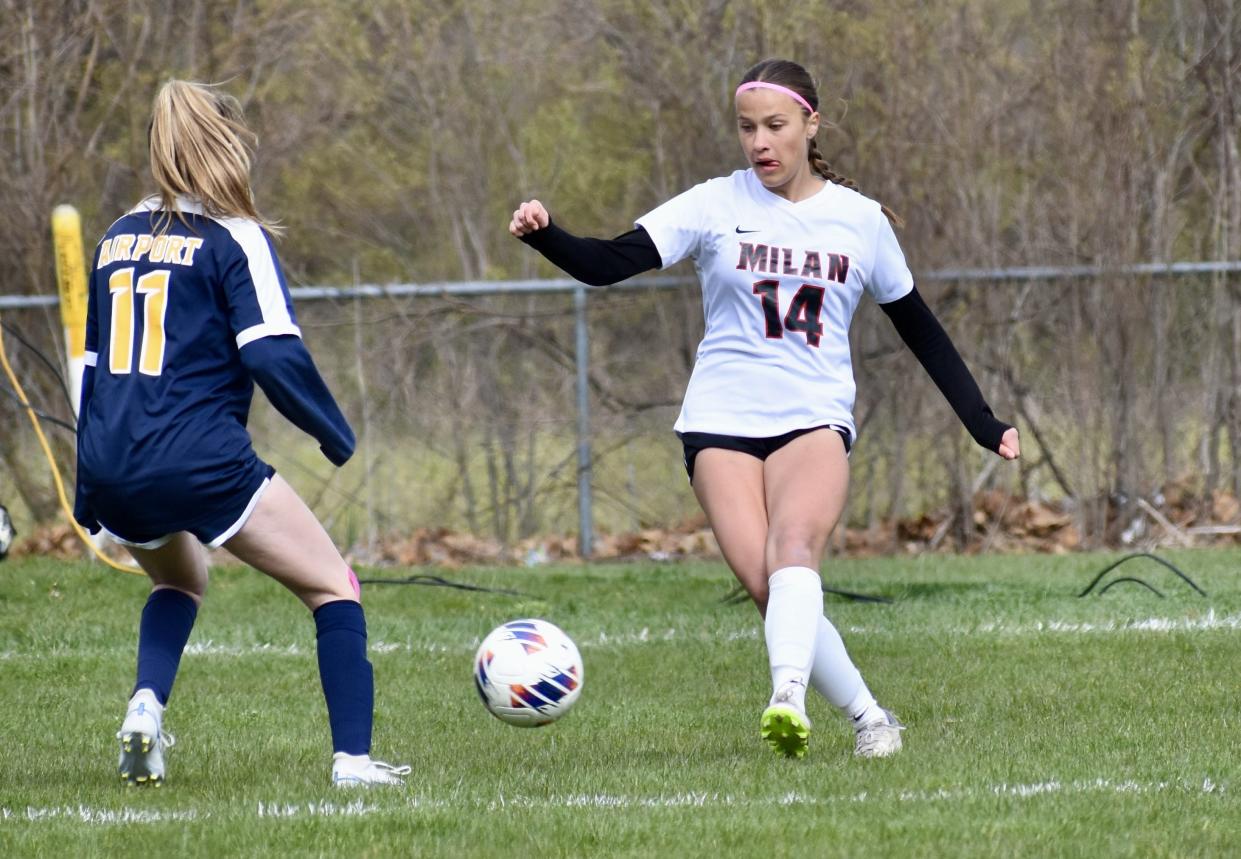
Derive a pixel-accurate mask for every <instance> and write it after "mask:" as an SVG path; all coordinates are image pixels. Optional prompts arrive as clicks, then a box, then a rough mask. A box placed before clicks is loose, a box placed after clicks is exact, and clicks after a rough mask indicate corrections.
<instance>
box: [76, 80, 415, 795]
mask: <svg viewBox="0 0 1241 859" xmlns="http://www.w3.org/2000/svg"><path fill="white" fill-rule="evenodd" d="M254 142H255V140H254V136H253V135H252V134H251V132H250V131H249V130H248V128H247V127H246V125H245V122H244V119H243V117H242V115H241V111H240V107H239V105H238V104H237V102H236V101H235V100H234V99H232V98H231V97H229V96H227V95H225V94H224V93H222V92H219V91H217V90H215V89H213V88H211V87H208V86H205V85H202V84H196V83H190V82H187V81H177V80H173V81H169V82H168V83H166V84H164V86H163V87H161V88H160V90H159V93H158V94H157V95H156V97H155V103H154V114H153V117H152V119H151V125H150V153H151V173H152V175H153V177H154V179H155V184H156V186H157V188H158V189H159V192H158V193H157V194H155V195H154V196H152V197H149V198H148V199H146V200H143V201H142V202H141V203H140V204H139V205H138V206H137V207H136V208H134V209H133V210H131V211H129V212H128V213H126V214H125V215H123V216H122V217H121V218H120V219H119V220H117V221H116V222H115V223H114V224H113V225H112V226H111V227H110V228H109V229H108V232H107V233H106V234H105V235H104V237H103V239H102V241H100V243H99V246H98V248H97V249H96V252H95V258H94V264H93V266H92V272H91V283H90V294H89V299H88V316H87V333H86V349H87V352H86V363H87V371H86V374H85V378H84V379H83V384H82V402H81V409H80V415H81V417H80V419H79V421H78V483H77V498H76V502H75V510H74V515H75V518H77V520H78V521H79V522H81V523H82V524H83V525H84V526H86V527H88V528H90V529H91V530H92V531H95V532H98V531H99V530H103V531H105V532H106V533H108V534H109V535H111V536H112V537H113V538H115V539H116V540H118V541H119V542H121V543H123V544H125V545H126V546H128V547H129V550H130V552H132V553H133V556H134V558H135V559H136V560H137V561H138V563H139V564H140V565H141V566H142V568H143V569H144V570H145V571H146V573H147V574H148V575H149V576H150V577H151V582H152V590H151V594H150V597H149V599H148V600H147V603H146V607H145V608H144V609H143V611H142V618H141V622H140V625H139V632H138V671H137V681H136V683H135V684H134V691H133V695H132V697H131V698H130V701H129V705H128V708H127V711H126V714H125V719H124V722H123V723H122V725H121V730H120V733H119V734H118V738H119V739H120V744H121V752H120V773H121V778H122V779H123V780H124V781H126V782H129V783H131V784H160V783H161V782H162V781H163V779H164V750H165V749H166V748H167V747H168V746H170V745H171V744H172V738H171V737H170V736H169V735H168V734H166V733H164V732H163V730H162V728H163V714H164V707H165V705H166V704H167V701H168V695H169V693H170V692H171V690H172V684H173V680H174V679H175V677H176V672H177V666H178V664H179V663H180V659H181V653H182V650H183V649H184V647H185V643H186V640H187V639H188V638H189V634H190V630H191V628H192V627H193V624H194V619H195V616H196V615H197V611H198V605H199V603H200V602H201V601H202V598H203V594H204V592H205V590H206V587H207V566H206V559H205V555H204V552H203V550H202V548H201V547H200V546H199V543H205V544H206V545H208V546H210V547H213V548H214V547H217V546H223V547H225V548H226V549H228V550H229V552H231V553H232V554H233V555H235V556H236V557H238V558H240V559H241V560H242V561H245V562H246V563H248V564H250V565H251V566H254V567H256V568H257V569H259V570H261V571H262V572H264V573H266V574H267V575H269V576H271V577H272V578H274V579H275V580H276V581H278V582H280V583H281V584H282V585H284V586H285V587H287V588H288V589H289V590H291V591H292V592H293V593H294V594H296V595H297V596H298V597H299V598H300V599H301V600H302V602H303V603H305V605H306V607H307V608H308V609H310V610H311V611H312V612H313V613H314V620H315V625H316V628H317V638H318V648H317V649H318V660H319V676H320V679H321V681H322V684H323V693H324V697H325V698H326V700H327V709H328V721H329V723H330V726H331V733H332V745H333V749H334V754H333V757H332V782H333V783H334V784H336V785H338V786H353V785H374V784H400V783H401V781H402V780H401V778H400V776H401V775H404V774H405V773H407V772H408V771H409V770H408V767H393V766H391V765H389V764H385V763H383V762H381V761H374V760H372V759H371V758H370V744H371V723H372V716H373V702H374V680H373V675H372V671H371V665H370V663H369V662H368V661H367V658H366V619H365V616H364V615H363V612H362V606H361V604H360V603H359V596H360V591H359V588H358V585H357V580H356V578H354V576H353V573H352V571H351V570H350V569H349V567H348V565H347V564H346V563H345V561H344V560H343V559H342V558H341V556H340V553H339V552H337V550H336V547H335V546H334V545H333V543H332V540H331V538H330V537H329V536H328V534H327V532H326V531H324V529H323V527H322V526H321V525H320V524H319V522H318V520H317V519H316V518H315V516H314V514H313V513H312V512H311V511H310V509H309V508H308V507H307V506H306V505H305V504H304V503H303V502H302V500H301V498H299V497H298V496H297V493H295V492H294V491H293V489H292V488H291V487H290V486H289V484H288V483H286V482H285V481H284V480H283V479H282V478H281V477H280V476H279V475H278V474H276V473H275V470H274V469H273V468H272V467H271V466H269V465H267V464H266V463H264V462H263V461H262V460H260V459H259V458H258V456H256V455H255V452H254V449H253V448H252V447H251V444H250V437H249V434H248V433H247V432H246V418H247V415H248V413H249V410H250V399H251V396H252V393H253V390H254V382H257V383H258V384H259V386H260V387H261V388H262V389H263V390H264V392H265V393H266V394H267V397H268V399H270V400H271V402H272V404H273V405H274V406H276V408H277V409H278V410H279V411H280V412H281V413H282V414H283V415H284V416H285V417H286V418H288V419H289V420H290V421H292V422H293V423H294V424H295V425H296V426H297V427H299V428H300V429H302V430H303V431H305V432H306V433H308V434H309V435H311V436H312V437H313V438H314V439H315V440H316V441H318V442H319V444H320V447H321V450H322V451H323V454H324V456H326V457H327V458H328V459H329V460H330V461H331V462H332V463H333V464H334V465H342V464H344V462H345V461H346V460H348V459H349V457H350V456H351V455H352V454H353V449H354V435H353V431H352V429H350V427H349V424H348V423H347V422H346V420H345V417H344V415H342V414H341V412H340V409H339V408H337V405H336V402H335V400H333V399H332V395H331V393H330V392H329V391H328V389H327V386H326V385H325V384H324V383H323V379H322V378H320V376H319V373H318V371H317V370H316V369H315V365H314V362H313V361H312V360H311V358H310V353H309V352H307V351H306V347H305V346H304V345H303V344H302V340H301V332H300V330H299V329H298V326H297V322H296V320H295V318H294V315H293V307H292V304H291V302H290V298H289V292H288V288H287V286H286V285H285V281H284V275H283V274H282V272H281V270H280V264H279V262H278V261H277V260H276V254H275V250H274V249H273V247H272V243H271V238H270V234H271V233H272V232H274V231H276V230H275V228H274V227H273V225H272V224H270V223H269V222H267V221H265V220H264V219H263V218H262V217H261V216H260V215H259V213H258V212H257V211H256V209H255V206H254V201H253V197H252V194H251V188H250V156H251V152H252V151H253V145H254Z"/></svg>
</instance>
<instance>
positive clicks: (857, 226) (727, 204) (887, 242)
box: [636, 170, 913, 438]
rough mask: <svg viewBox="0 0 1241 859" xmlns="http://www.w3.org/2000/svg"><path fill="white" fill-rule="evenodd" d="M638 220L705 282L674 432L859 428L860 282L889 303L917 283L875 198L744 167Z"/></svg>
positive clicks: (665, 254)
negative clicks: (773, 180)
mask: <svg viewBox="0 0 1241 859" xmlns="http://www.w3.org/2000/svg"><path fill="white" fill-rule="evenodd" d="M636 223H637V224H638V225H639V226H641V227H642V228H643V229H645V230H646V232H647V233H648V234H649V235H650V237H651V239H652V240H653V241H654V242H655V247H656V248H658V249H659V254H660V257H661V258H662V260H663V267H664V268H667V267H668V266H670V265H672V264H673V263H676V262H678V261H680V260H682V259H684V258H686V257H692V258H693V259H694V264H695V267H696V268H697V270H698V277H699V280H701V282H702V304H703V311H704V313H705V315H706V323H707V325H706V334H705V335H704V336H703V338H702V342H701V343H700V344H699V345H698V356H697V359H696V360H695V362H694V372H693V374H692V375H691V376H690V380H689V387H688V388H687V390H686V392H685V400H684V402H683V403H682V405H681V414H680V417H678V418H677V422H676V427H675V428H676V430H677V431H678V432H710V433H719V434H723V435H737V436H746V437H758V438H762V437H769V436H776V435H781V434H783V433H786V432H791V431H792V430H796V429H805V428H808V427H814V426H820V425H823V424H836V425H839V426H843V427H846V428H847V429H848V430H849V433H850V435H851V436H854V437H856V435H857V430H856V427H855V425H854V422H853V400H854V393H855V390H856V386H855V383H854V381H853V364H852V360H851V358H850V353H849V322H850V320H851V319H852V318H853V311H854V310H855V309H856V308H857V305H858V301H859V300H860V299H861V297H862V292H863V291H866V292H867V293H869V294H870V295H871V297H873V298H874V299H875V300H876V301H877V302H879V303H880V304H886V303H888V302H891V301H895V300H896V299H898V298H901V297H902V296H904V295H906V294H908V293H909V291H910V290H911V289H913V275H911V274H910V272H909V268H908V266H906V264H905V256H904V254H903V253H901V248H900V245H899V244H898V243H897V241H896V235H895V234H894V233H893V232H892V227H891V225H890V224H889V223H888V219H887V218H886V217H885V216H884V214H883V212H882V211H881V210H880V207H879V204H878V203H876V202H875V201H874V200H871V199H869V198H867V197H864V196H863V195H861V194H859V193H858V192H856V191H852V190H850V189H848V188H845V187H843V186H841V185H836V184H833V183H831V182H829V183H827V184H826V185H825V186H824V187H823V190H821V191H820V192H819V193H817V194H815V195H814V196H813V197H810V198H808V199H805V200H801V201H799V202H796V203H792V202H789V201H788V200H786V199H784V198H783V197H781V196H779V195H777V194H774V193H772V192H771V191H769V190H767V189H766V188H765V187H764V186H763V184H762V182H760V181H759V179H758V177H756V176H755V175H754V172H753V171H752V170H738V171H736V172H735V173H733V174H732V175H731V176H722V177H720V178H718V179H711V180H709V181H707V182H703V183H702V184H701V185H696V186H694V187H693V188H690V189H689V190H688V191H686V192H685V193H683V194H680V195H679V196H676V197H673V198H672V199H671V200H669V201H668V202H666V203H664V204H663V205H662V206H659V207H658V208H656V209H654V210H653V211H651V212H649V213H647V214H646V215H643V216H642V217H641V218H639V219H638V220H637V222H636Z"/></svg>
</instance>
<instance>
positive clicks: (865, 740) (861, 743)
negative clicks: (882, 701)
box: [853, 710, 905, 757]
mask: <svg viewBox="0 0 1241 859" xmlns="http://www.w3.org/2000/svg"><path fill="white" fill-rule="evenodd" d="M883 715H884V719H883V721H882V722H871V723H870V724H869V725H863V726H862V727H861V728H859V729H858V732H857V743H856V745H855V746H854V747H853V753H854V754H855V755H857V756H859V757H876V756H879V757H882V756H883V755H888V754H891V753H892V752H894V751H896V750H897V749H899V748H900V742H901V731H903V730H905V726H904V725H902V724H901V723H900V722H899V721H897V718H896V717H895V716H894V715H892V713H890V712H889V711H887V710H884V711H883Z"/></svg>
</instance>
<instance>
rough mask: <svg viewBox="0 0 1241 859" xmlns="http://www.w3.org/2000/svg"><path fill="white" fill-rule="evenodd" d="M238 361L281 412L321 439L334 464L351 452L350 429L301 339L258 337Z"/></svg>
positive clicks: (245, 349)
mask: <svg viewBox="0 0 1241 859" xmlns="http://www.w3.org/2000/svg"><path fill="white" fill-rule="evenodd" d="M241 362H242V363H243V364H245V365H246V369H247V370H249V371H250V375H251V376H252V377H253V378H254V381H256V382H258V385H259V387H260V388H262V389H263V393H265V394H266V395H267V399H269V400H271V404H272V405H273V406H275V407H276V410H277V411H279V412H280V414H282V415H284V416H285V417H286V418H288V419H289V421H290V422H291V423H292V424H293V425H294V426H296V427H297V428H298V429H300V430H301V431H302V432H304V433H306V434H307V435H309V436H310V437H311V438H313V439H314V440H315V441H317V442H319V449H320V450H322V451H323V455H324V456H326V457H327V458H328V461H329V462H331V463H332V464H333V465H344V464H345V463H346V462H347V461H348V460H349V457H351V456H353V448H354V444H355V441H354V437H353V429H352V428H351V427H350V426H349V422H348V421H347V420H345V416H344V415H343V414H341V412H340V408H339V407H338V406H337V405H336V400H334V399H332V392H331V391H329V390H328V388H327V384H325V383H324V381H323V377H322V376H320V375H319V370H318V368H316V367H315V362H314V361H313V360H312V359H311V357H310V352H308V351H307V350H306V346H305V344H303V343H302V338H300V337H297V336H295V335H293V334H283V335H279V336H275V337H260V338H259V339H258V340H254V341H252V342H250V343H247V344H246V345H245V346H242V347H241Z"/></svg>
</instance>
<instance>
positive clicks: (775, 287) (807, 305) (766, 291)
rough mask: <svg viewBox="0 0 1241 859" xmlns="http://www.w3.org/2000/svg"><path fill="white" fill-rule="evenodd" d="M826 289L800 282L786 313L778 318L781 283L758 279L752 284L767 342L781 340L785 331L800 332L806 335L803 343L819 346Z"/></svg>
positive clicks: (821, 335)
mask: <svg viewBox="0 0 1241 859" xmlns="http://www.w3.org/2000/svg"><path fill="white" fill-rule="evenodd" d="M825 292H826V290H825V289H824V288H823V287H821V286H816V285H815V284H813V283H803V284H802V285H801V288H799V289H798V290H797V294H796V295H794V296H793V300H792V301H791V302H789V310H788V313H786V314H784V319H781V318H780V281H778V280H760V281H757V282H756V283H755V284H754V294H755V295H757V296H758V297H759V299H760V300H761V301H762V303H763V320H764V322H765V324H766V327H767V339H769V340H781V339H783V338H784V332H785V331H800V332H802V333H803V334H805V335H806V344H807V345H809V346H814V347H816V348H817V347H818V345H819V341H820V340H821V339H822V337H823V323H822V322H820V321H819V316H820V315H821V314H822V313H823V296H824V294H825Z"/></svg>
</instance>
